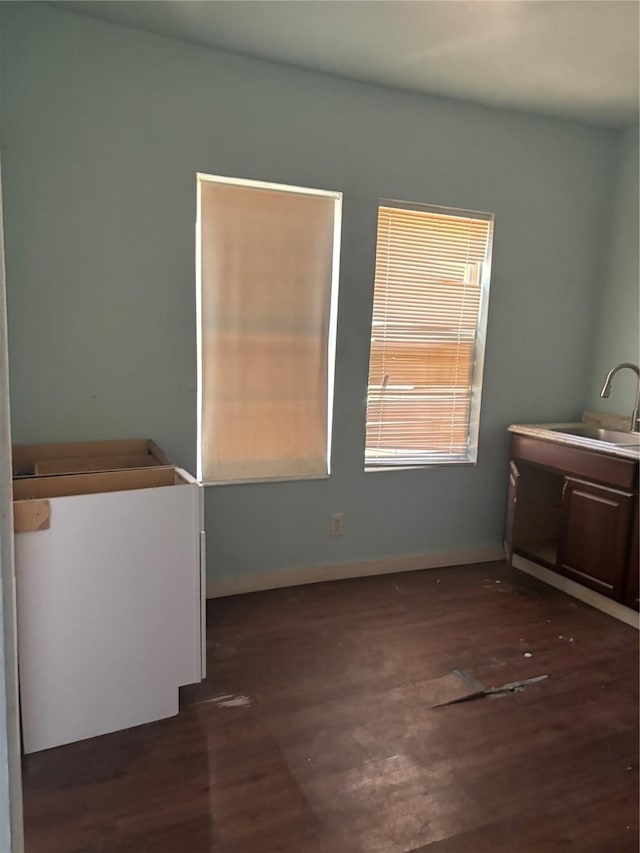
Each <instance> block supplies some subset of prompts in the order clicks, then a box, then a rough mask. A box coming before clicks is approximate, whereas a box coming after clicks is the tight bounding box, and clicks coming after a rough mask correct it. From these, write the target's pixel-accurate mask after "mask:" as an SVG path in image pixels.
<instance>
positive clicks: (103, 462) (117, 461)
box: [33, 454, 158, 477]
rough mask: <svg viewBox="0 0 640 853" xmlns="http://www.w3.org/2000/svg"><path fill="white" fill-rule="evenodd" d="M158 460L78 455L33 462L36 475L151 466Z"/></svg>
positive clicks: (139, 457)
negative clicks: (69, 457)
mask: <svg viewBox="0 0 640 853" xmlns="http://www.w3.org/2000/svg"><path fill="white" fill-rule="evenodd" d="M157 465H158V461H157V459H155V458H154V457H153V456H151V454H147V455H146V456H139V455H138V456H86V457H85V456H79V457H73V458H71V459H43V460H39V461H37V462H34V463H33V473H34V476H36V477H42V476H49V475H51V474H87V473H92V472H94V471H96V472H97V471H114V470H121V469H125V470H126V469H129V468H151V467H153V466H157Z"/></svg>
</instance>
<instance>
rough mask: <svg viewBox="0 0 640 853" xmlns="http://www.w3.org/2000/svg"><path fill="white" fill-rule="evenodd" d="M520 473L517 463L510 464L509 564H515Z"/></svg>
mask: <svg viewBox="0 0 640 853" xmlns="http://www.w3.org/2000/svg"><path fill="white" fill-rule="evenodd" d="M519 477H520V471H519V470H518V466H517V465H516V463H515V462H514V461H513V460H511V462H509V488H508V492H507V518H506V522H505V532H504V550H505V554H506V557H507V560H508V562H509V563H512V562H513V527H514V524H515V517H516V503H517V500H518V479H519Z"/></svg>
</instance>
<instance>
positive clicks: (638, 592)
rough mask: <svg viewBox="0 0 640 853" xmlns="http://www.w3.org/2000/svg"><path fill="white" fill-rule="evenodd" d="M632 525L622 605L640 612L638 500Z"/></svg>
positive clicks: (634, 508)
mask: <svg viewBox="0 0 640 853" xmlns="http://www.w3.org/2000/svg"><path fill="white" fill-rule="evenodd" d="M633 516H634V517H633V523H632V528H631V546H630V548H629V560H628V565H627V581H626V587H625V596H624V603H625V604H626V605H627V607H633V608H634V610H640V553H639V551H640V549H639V547H638V500H637V496H636V501H635V502H634V507H633Z"/></svg>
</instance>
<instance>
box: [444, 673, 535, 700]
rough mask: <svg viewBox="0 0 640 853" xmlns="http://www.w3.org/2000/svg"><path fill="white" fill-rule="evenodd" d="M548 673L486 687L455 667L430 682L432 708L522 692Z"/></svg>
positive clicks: (498, 697)
mask: <svg viewBox="0 0 640 853" xmlns="http://www.w3.org/2000/svg"><path fill="white" fill-rule="evenodd" d="M548 677H549V676H548V675H536V676H534V677H533V678H524V679H522V680H521V681H512V682H509V683H508V684H503V685H502V686H501V687H485V686H484V685H483V684H482V683H481V682H480V681H477V680H476V679H475V678H473V676H472V675H470V674H469V673H468V672H464V671H463V670H461V669H454V670H453V671H452V672H450V673H449V674H448V675H443V676H441V677H440V678H434V679H433V680H432V681H431V682H429V686H430V688H431V689H430V692H432V694H433V696H432V700H431V702H430V707H431V708H441V707H443V706H445V705H455V704H458V703H459V702H469V701H471V700H472V699H484V698H488V699H501V698H502V697H503V696H510V695H511V694H513V693H522V692H523V691H524V690H525V689H526V688H527V687H528V686H529V685H530V684H537V682H539V681H544V680H545V679H546V678H548Z"/></svg>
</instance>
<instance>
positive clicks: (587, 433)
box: [551, 424, 640, 447]
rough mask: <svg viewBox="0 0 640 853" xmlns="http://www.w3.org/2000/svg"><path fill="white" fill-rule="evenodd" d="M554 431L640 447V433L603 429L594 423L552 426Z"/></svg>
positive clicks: (608, 442)
mask: <svg viewBox="0 0 640 853" xmlns="http://www.w3.org/2000/svg"><path fill="white" fill-rule="evenodd" d="M551 431H552V432H558V433H562V434H563V435H575V436H578V437H580V438H590V439H592V440H595V441H606V442H607V444H618V445H622V446H625V447H627V446H630V447H640V433H637V432H620V431H618V430H615V429H602V427H598V426H595V425H594V424H576V425H575V426H571V425H569V426H558V427H552V428H551Z"/></svg>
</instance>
